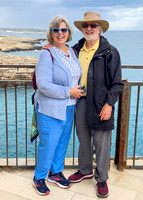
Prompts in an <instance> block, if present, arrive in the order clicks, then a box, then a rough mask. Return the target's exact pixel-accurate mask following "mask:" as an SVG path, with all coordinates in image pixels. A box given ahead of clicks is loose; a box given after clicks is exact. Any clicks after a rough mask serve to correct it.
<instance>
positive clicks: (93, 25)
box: [81, 23, 100, 28]
mask: <svg viewBox="0 0 143 200" xmlns="http://www.w3.org/2000/svg"><path fill="white" fill-rule="evenodd" d="M81 26H82V28H87V27H88V26H90V27H91V28H96V27H97V26H100V25H99V24H87V23H83V24H82V25H81Z"/></svg>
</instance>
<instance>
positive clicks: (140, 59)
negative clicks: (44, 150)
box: [0, 28, 143, 158]
mask: <svg viewBox="0 0 143 200" xmlns="http://www.w3.org/2000/svg"><path fill="white" fill-rule="evenodd" d="M0 36H15V37H31V38H42V39H46V30H44V29H16V28H15V29H6V28H0ZM103 36H104V37H106V38H107V39H108V41H109V42H110V43H111V44H112V45H113V46H115V47H116V48H117V49H118V51H119V53H120V57H121V64H122V65H140V66H143V55H142V52H143V40H142V37H143V31H107V32H106V33H105V34H104V35H103ZM81 37H82V34H81V32H80V31H75V32H74V34H73V40H72V41H71V42H69V43H68V44H69V45H70V46H72V45H74V44H75V43H76V42H77V41H78V40H79V39H80V38H81ZM45 43H46V41H45V42H41V46H43V45H44V44H45ZM0 53H3V54H11V55H24V56H33V57H39V55H40V51H18V52H9V53H4V52H0ZM122 78H123V79H127V80H128V81H143V70H142V69H122ZM33 91H34V90H33V88H32V87H28V88H27V94H28V95H27V102H28V110H27V113H28V120H27V121H28V157H29V158H31V157H34V153H35V152H34V147H35V146H34V143H30V130H31V118H32V112H33V106H32V105H31V95H32V94H33ZM14 98H15V97H14V88H11V87H8V135H9V136H8V141H9V143H8V145H9V148H10V149H11V151H10V152H9V154H8V155H9V157H10V158H13V157H15V154H16V151H15V144H16V140H15V116H14V112H15V111H14V109H15V104H14ZM136 99H137V88H136V87H134V88H133V89H132V96H131V103H132V104H131V108H130V127H129V143H128V156H133V141H134V130H135V114H136ZM17 105H18V147H21V146H22V147H25V131H24V127H25V121H24V114H25V113H24V105H25V99H24V88H23V87H18V102H17ZM142 105H143V90H142V88H141V93H140V107H142ZM115 107H116V109H115V116H116V115H117V104H116V106H115ZM22 111H23V112H22ZM142 120H143V111H142V110H140V112H139V121H138V129H137V133H138V137H137V149H136V156H142V155H143V148H142V141H143V128H142ZM5 127H6V124H5V105H4V89H3V88H0V152H2V153H1V155H0V157H2V158H4V157H6V149H5V147H6V138H5V134H6V130H5ZM72 139H73V136H71V139H70V142H69V146H68V150H67V154H66V157H72V154H71V152H72V148H73V141H72ZM115 142H116V121H115V130H113V131H112V146H111V157H114V155H115ZM75 144H76V146H75V157H77V156H78V139H77V137H76V138H75ZM18 157H25V152H23V150H22V149H21V150H20V149H19V152H18Z"/></svg>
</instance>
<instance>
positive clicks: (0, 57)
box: [0, 36, 43, 80]
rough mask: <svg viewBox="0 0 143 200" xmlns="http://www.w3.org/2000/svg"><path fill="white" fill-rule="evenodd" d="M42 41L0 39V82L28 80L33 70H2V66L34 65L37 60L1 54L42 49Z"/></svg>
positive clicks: (6, 37) (12, 38) (14, 38)
mask: <svg viewBox="0 0 143 200" xmlns="http://www.w3.org/2000/svg"><path fill="white" fill-rule="evenodd" d="M41 41H43V39H34V38H18V37H9V36H1V37H0V51H1V53H0V80H30V79H31V78H32V75H33V71H34V68H13V67H12V66H11V67H9V68H4V66H2V65H35V64H36V62H37V60H38V58H36V57H30V56H18V55H6V54H3V53H2V52H9V51H10V52H11V51H32V50H35V49H36V50H38V49H40V50H41V49H42V46H40V45H39V46H36V44H40V42H41Z"/></svg>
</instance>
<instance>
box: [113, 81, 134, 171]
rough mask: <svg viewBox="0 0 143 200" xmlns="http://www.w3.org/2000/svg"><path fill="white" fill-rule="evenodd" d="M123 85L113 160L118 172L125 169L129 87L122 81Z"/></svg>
mask: <svg viewBox="0 0 143 200" xmlns="http://www.w3.org/2000/svg"><path fill="white" fill-rule="evenodd" d="M123 83H124V88H123V93H122V95H121V96H120V97H119V103H118V118H117V131H116V149H115V159H114V162H115V164H116V165H117V168H118V170H120V171H122V170H123V169H124V168H125V167H126V160H127V144H128V129H129V112H130V87H129V85H128V82H127V80H123Z"/></svg>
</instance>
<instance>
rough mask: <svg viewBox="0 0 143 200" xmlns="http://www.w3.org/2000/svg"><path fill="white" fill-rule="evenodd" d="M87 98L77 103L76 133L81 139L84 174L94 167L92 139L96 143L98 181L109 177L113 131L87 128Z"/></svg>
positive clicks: (96, 174) (79, 160)
mask: <svg viewBox="0 0 143 200" xmlns="http://www.w3.org/2000/svg"><path fill="white" fill-rule="evenodd" d="M85 111H86V99H81V100H79V101H78V103H77V109H76V133H77V136H78V139H79V143H80V144H79V154H78V162H79V169H80V172H81V173H82V174H84V175H85V174H89V173H91V171H92V169H93V152H92V140H93V144H94V145H95V155H96V168H95V174H94V177H95V180H96V181H97V182H102V181H106V180H107V179H108V170H109V163H110V149H111V144H110V138H111V131H99V130H97V131H96V130H88V129H87V128H86V119H85V118H86V116H85Z"/></svg>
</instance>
